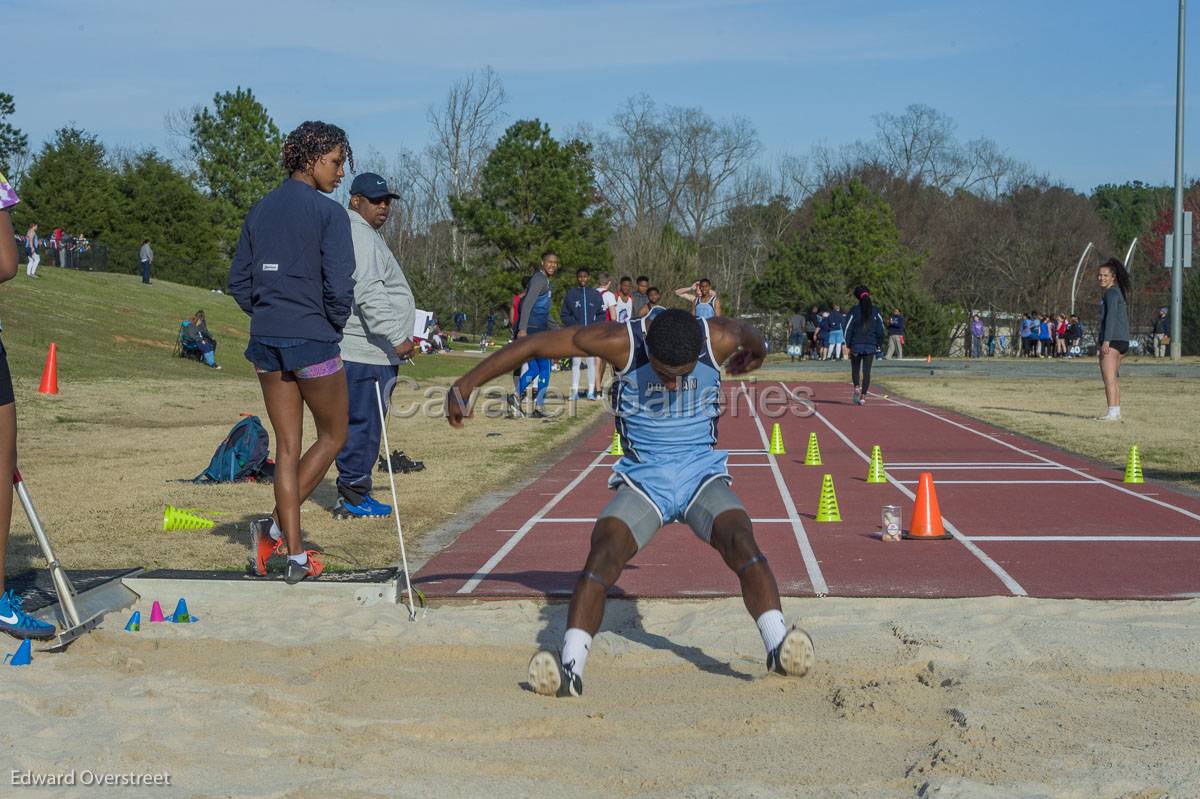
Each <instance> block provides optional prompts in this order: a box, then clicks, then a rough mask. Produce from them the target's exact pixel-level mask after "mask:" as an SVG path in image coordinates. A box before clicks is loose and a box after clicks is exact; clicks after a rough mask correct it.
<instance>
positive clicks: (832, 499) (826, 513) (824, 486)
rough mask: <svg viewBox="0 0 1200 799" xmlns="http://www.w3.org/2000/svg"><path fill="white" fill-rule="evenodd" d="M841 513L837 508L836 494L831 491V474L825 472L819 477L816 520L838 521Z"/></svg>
mask: <svg viewBox="0 0 1200 799" xmlns="http://www.w3.org/2000/svg"><path fill="white" fill-rule="evenodd" d="M841 520H842V514H841V512H840V511H839V510H838V501H837V494H835V493H834V491H833V475H831V474H827V475H825V477H823V478H822V479H821V500H820V502H818V503H817V521H819V522H840V521H841Z"/></svg>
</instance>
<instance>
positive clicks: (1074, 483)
mask: <svg viewBox="0 0 1200 799" xmlns="http://www.w3.org/2000/svg"><path fill="white" fill-rule="evenodd" d="M888 468H890V467H888ZM896 482H897V483H903V484H904V485H910V486H915V485H916V484H917V483H918V482H920V481H919V480H897V481H896ZM937 484H938V485H940V486H944V485H952V486H953V485H960V486H1000V485H1006V486H1013V485H1026V486H1030V485H1038V486H1094V485H1096V481H1095V480H943V479H941V478H940V477H939V478H938V481H937Z"/></svg>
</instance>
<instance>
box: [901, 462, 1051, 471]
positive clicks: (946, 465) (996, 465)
mask: <svg viewBox="0 0 1200 799" xmlns="http://www.w3.org/2000/svg"><path fill="white" fill-rule="evenodd" d="M892 465H895V466H911V467H912V468H914V469H916V468H919V467H922V466H937V467H940V468H943V469H951V468H953V469H970V468H974V467H978V468H981V469H987V468H992V469H1004V468H1010V467H1011V468H1013V469H1016V468H1019V467H1024V466H1029V467H1035V468H1038V469H1055V468H1058V467H1056V466H1047V465H1046V464H1044V463H1037V462H1036V461H937V462H934V461H897V462H896V463H895V464H892Z"/></svg>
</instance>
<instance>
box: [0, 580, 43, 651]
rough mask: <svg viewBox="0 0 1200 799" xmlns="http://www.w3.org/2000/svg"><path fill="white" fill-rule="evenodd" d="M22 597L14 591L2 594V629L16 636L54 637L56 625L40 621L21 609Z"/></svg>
mask: <svg viewBox="0 0 1200 799" xmlns="http://www.w3.org/2000/svg"><path fill="white" fill-rule="evenodd" d="M21 602H22V599H21V597H19V596H17V595H16V594H14V593H13V592H12V591H7V592H5V594H4V596H0V630H3V631H4V632H6V633H8V634H9V635H11V636H12V637H14V638H38V639H42V638H53V637H54V625H53V624H47V623H46V622H44V621H38V620H37V619H35V618H34V617H33V616H30V615H29V614H28V613H26V612H25V611H23V610H21Z"/></svg>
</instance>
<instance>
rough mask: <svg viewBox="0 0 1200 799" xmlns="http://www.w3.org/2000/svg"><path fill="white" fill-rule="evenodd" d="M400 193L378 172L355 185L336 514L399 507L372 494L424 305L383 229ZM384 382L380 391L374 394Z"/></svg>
mask: <svg viewBox="0 0 1200 799" xmlns="http://www.w3.org/2000/svg"><path fill="white" fill-rule="evenodd" d="M398 199H400V195H398V194H396V193H394V192H393V191H392V190H391V189H389V188H388V185H387V181H386V180H384V179H383V178H382V177H380V176H379V175H376V174H374V173H373V172H364V173H363V174H361V175H359V176H357V177H356V178H354V182H353V183H352V184H350V209H349V211H348V212H347V213H349V214H350V237H351V239H352V240H353V242H354V306H353V307H352V308H351V311H350V318H349V319H347V320H346V327H345V328H344V329H343V330H342V363H343V364H344V365H345V367H346V383H347V385H348V387H349V389H350V425H349V428H348V429H347V433H346V443H345V444H344V445H343V446H342V451H341V452H339V453H338V456H337V470H338V478H337V488H338V504H337V507H335V508H334V511H333V512H334V516H336V517H338V518H356V517H364V516H388V515H390V514H391V512H392V507H391V506H390V505H387V504H385V503H383V502H380V501H379V500H377V499H375V498H374V497H373V496H371V488H372V480H371V470H372V469H373V468H374V467H375V462H376V459H377V458H378V457H379V439H380V436H381V434H382V432H383V423H382V421H381V420H380V418H379V417H380V403H381V402H382V403H383V409H384V410H385V412H386V408H387V404H388V402H389V401H390V400H391V396H392V389H393V388H394V387H395V385H396V374H397V370H398V369H399V367H400V362H401V360H403V359H404V358H407V357H408V356H409V355H411V354H412V351H413V342H412V338H411V336H412V331H413V321H414V319H415V318H416V311H417V306H416V303H415V302H414V301H413V293H412V289H411V288H409V285H408V280H407V279H406V278H405V277H404V272H403V271H402V270H401V269H400V264H399V262H397V261H396V256H394V255H392V251H391V250H390V249H388V246H387V242H385V241H384V240H383V236H381V235H379V229H380V228H382V227H383V225H384V223H385V222H387V218H388V213H389V211H390V210H391V207H392V200H398ZM376 384H378V386H379V393H378V394H376V393H375V386H376Z"/></svg>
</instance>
